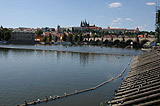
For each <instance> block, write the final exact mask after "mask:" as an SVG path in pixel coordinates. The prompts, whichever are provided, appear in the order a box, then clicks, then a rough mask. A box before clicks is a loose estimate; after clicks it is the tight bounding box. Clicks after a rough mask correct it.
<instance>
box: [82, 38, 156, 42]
mask: <svg viewBox="0 0 160 106" xmlns="http://www.w3.org/2000/svg"><path fill="white" fill-rule="evenodd" d="M155 40H156V39H155V38H139V43H142V42H154V41H155ZM84 41H96V42H98V41H103V42H105V41H110V42H122V41H123V42H137V38H136V37H132V38H89V39H88V38H84Z"/></svg>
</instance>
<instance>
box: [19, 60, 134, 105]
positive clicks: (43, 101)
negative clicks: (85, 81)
mask: <svg viewBox="0 0 160 106" xmlns="http://www.w3.org/2000/svg"><path fill="white" fill-rule="evenodd" d="M131 60H132V59H131V58H130V59H129V62H128V65H127V66H126V67H125V68H124V69H123V70H122V71H121V73H120V74H119V75H117V76H116V77H113V78H111V79H109V80H107V81H104V82H102V83H100V84H98V85H96V86H94V87H90V88H88V89H84V90H79V91H78V90H75V92H72V93H68V94H67V93H64V95H61V96H55V95H54V96H53V97H51V96H50V97H49V98H48V97H47V96H46V97H45V98H44V99H42V100H40V99H37V100H33V101H32V102H28V103H27V102H26V101H25V103H24V104H21V105H17V106H28V105H36V104H41V103H47V102H48V101H53V100H56V99H61V98H65V97H69V96H73V95H77V94H80V93H85V92H89V91H92V90H96V89H98V88H99V87H101V86H103V85H105V84H107V83H109V82H111V81H113V80H115V79H117V78H120V77H121V76H122V75H123V74H124V72H125V71H126V69H127V67H128V66H129V65H130V63H131Z"/></svg>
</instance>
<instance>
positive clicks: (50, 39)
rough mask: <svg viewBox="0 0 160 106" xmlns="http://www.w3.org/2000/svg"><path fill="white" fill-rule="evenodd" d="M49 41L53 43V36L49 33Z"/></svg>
mask: <svg viewBox="0 0 160 106" xmlns="http://www.w3.org/2000/svg"><path fill="white" fill-rule="evenodd" d="M49 41H52V35H51V34H50V33H49Z"/></svg>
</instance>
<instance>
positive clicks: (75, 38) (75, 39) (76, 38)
mask: <svg viewBox="0 0 160 106" xmlns="http://www.w3.org/2000/svg"><path fill="white" fill-rule="evenodd" d="M73 40H74V42H77V41H78V35H77V34H75V35H74V38H73Z"/></svg>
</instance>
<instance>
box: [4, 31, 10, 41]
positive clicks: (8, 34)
mask: <svg viewBox="0 0 160 106" xmlns="http://www.w3.org/2000/svg"><path fill="white" fill-rule="evenodd" d="M10 38H11V32H10V31H9V30H8V31H5V32H4V40H5V41H8V40H9V39H10Z"/></svg>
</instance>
